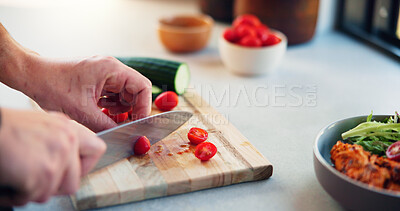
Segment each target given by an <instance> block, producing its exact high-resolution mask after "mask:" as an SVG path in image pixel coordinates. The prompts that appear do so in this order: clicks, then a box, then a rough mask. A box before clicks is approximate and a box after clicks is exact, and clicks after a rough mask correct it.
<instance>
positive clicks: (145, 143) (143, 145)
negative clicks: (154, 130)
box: [133, 136, 151, 155]
mask: <svg viewBox="0 0 400 211" xmlns="http://www.w3.org/2000/svg"><path fill="white" fill-rule="evenodd" d="M150 146H151V145H150V141H149V139H148V138H147V137H146V136H140V137H139V138H138V139H137V141H136V143H135V146H133V152H134V153H135V155H144V154H146V153H147V152H148V151H149V150H150Z"/></svg>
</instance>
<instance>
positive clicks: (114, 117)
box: [101, 108, 128, 123]
mask: <svg viewBox="0 0 400 211" xmlns="http://www.w3.org/2000/svg"><path fill="white" fill-rule="evenodd" d="M101 111H102V112H103V113H104V114H105V115H107V116H108V117H110V118H111V119H112V120H113V121H114V122H116V123H121V122H124V121H126V120H127V119H128V112H125V113H121V114H117V115H112V114H110V112H109V111H108V109H106V108H102V109H101Z"/></svg>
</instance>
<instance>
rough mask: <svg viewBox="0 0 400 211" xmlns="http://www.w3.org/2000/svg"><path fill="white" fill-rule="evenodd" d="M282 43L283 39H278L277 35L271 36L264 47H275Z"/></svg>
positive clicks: (264, 43)
mask: <svg viewBox="0 0 400 211" xmlns="http://www.w3.org/2000/svg"><path fill="white" fill-rule="evenodd" d="M280 42H281V38H279V37H277V36H276V35H275V34H269V36H268V39H266V40H265V41H264V42H263V43H262V45H263V46H270V45H275V44H278V43H280Z"/></svg>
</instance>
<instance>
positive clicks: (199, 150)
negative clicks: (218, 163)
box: [194, 142, 217, 161]
mask: <svg viewBox="0 0 400 211" xmlns="http://www.w3.org/2000/svg"><path fill="white" fill-rule="evenodd" d="M216 153H217V147H216V146H215V145H214V144H213V143H210V142H203V143H201V144H199V145H197V147H196V150H195V151H194V155H195V156H196V157H197V158H198V159H200V160H203V161H206V160H210V159H211V158H212V157H214V155H215V154H216Z"/></svg>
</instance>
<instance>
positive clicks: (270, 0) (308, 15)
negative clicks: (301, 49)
mask: <svg viewBox="0 0 400 211" xmlns="http://www.w3.org/2000/svg"><path fill="white" fill-rule="evenodd" d="M318 6H319V0H235V5H234V15H235V17H236V16H239V15H242V14H253V15H256V16H257V17H259V18H260V20H261V21H262V22H263V23H264V24H267V25H268V26H269V27H271V28H274V29H277V30H279V31H281V32H283V33H284V34H285V35H286V36H287V38H288V44H289V45H293V44H299V43H304V42H307V41H309V40H311V38H312V37H313V36H314V33H315V27H316V24H317V18H318Z"/></svg>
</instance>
